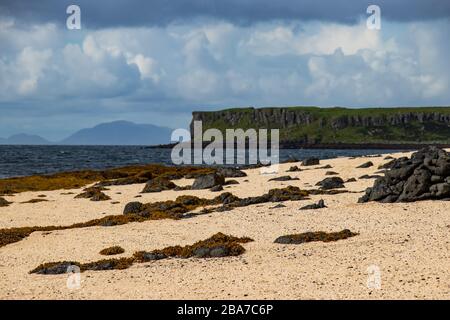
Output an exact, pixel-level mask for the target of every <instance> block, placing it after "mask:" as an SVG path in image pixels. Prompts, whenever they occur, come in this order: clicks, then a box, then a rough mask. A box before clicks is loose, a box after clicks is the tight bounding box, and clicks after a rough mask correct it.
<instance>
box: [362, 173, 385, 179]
mask: <svg viewBox="0 0 450 320" xmlns="http://www.w3.org/2000/svg"><path fill="white" fill-rule="evenodd" d="M380 177H381V176H380V175H378V174H370V175H369V174H365V175H362V176H361V177H359V178H358V179H378V178H380Z"/></svg>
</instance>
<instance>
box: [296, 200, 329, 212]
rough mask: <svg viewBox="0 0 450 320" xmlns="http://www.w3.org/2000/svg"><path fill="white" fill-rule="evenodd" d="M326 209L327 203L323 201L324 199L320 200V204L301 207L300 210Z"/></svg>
mask: <svg viewBox="0 0 450 320" xmlns="http://www.w3.org/2000/svg"><path fill="white" fill-rule="evenodd" d="M326 207H327V206H326V205H325V201H323V199H320V200H319V202H317V203H313V204H309V205H307V206H304V207H301V208H300V210H310V209H322V208H326Z"/></svg>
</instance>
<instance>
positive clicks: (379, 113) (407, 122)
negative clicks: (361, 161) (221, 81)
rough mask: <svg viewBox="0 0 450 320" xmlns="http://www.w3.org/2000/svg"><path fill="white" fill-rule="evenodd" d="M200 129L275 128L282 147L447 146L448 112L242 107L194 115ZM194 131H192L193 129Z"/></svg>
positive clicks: (432, 109) (440, 109) (449, 139)
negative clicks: (428, 144) (350, 145)
mask: <svg viewBox="0 0 450 320" xmlns="http://www.w3.org/2000/svg"><path fill="white" fill-rule="evenodd" d="M194 121H202V123H203V130H207V129H209V128H217V129H219V130H225V129H226V128H229V129H233V128H242V129H244V130H247V129H249V128H254V129H259V128H267V129H270V128H277V129H280V146H282V147H289V145H290V144H297V145H320V144H321V145H330V144H360V145H362V146H364V145H367V144H382V145H384V144H387V145H394V144H395V145H402V144H412V145H417V144H426V143H437V144H446V145H448V144H450V126H449V125H450V108H449V107H424V108H370V109H346V108H339V107H337V108H316V107H286V108H261V109H255V108H241V109H228V110H221V111H214V112H193V118H192V123H191V130H193V122H194ZM192 132H193V131H192Z"/></svg>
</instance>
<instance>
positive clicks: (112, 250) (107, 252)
mask: <svg viewBox="0 0 450 320" xmlns="http://www.w3.org/2000/svg"><path fill="white" fill-rule="evenodd" d="M124 252H125V249H124V248H122V247H120V246H112V247H109V248H105V249H103V250H101V251H100V254H101V255H104V256H113V255H116V254H121V253H124Z"/></svg>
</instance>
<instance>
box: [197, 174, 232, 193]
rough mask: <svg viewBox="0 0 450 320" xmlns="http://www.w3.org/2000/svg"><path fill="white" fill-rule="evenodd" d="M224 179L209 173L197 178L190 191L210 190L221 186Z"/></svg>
mask: <svg viewBox="0 0 450 320" xmlns="http://www.w3.org/2000/svg"><path fill="white" fill-rule="evenodd" d="M224 183H225V178H224V176H223V175H221V174H217V173H210V174H205V175H202V176H199V177H197V178H196V179H195V180H194V183H193V184H192V188H191V189H192V190H201V189H210V188H212V187H215V186H218V185H220V186H221V185H223V184H224Z"/></svg>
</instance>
